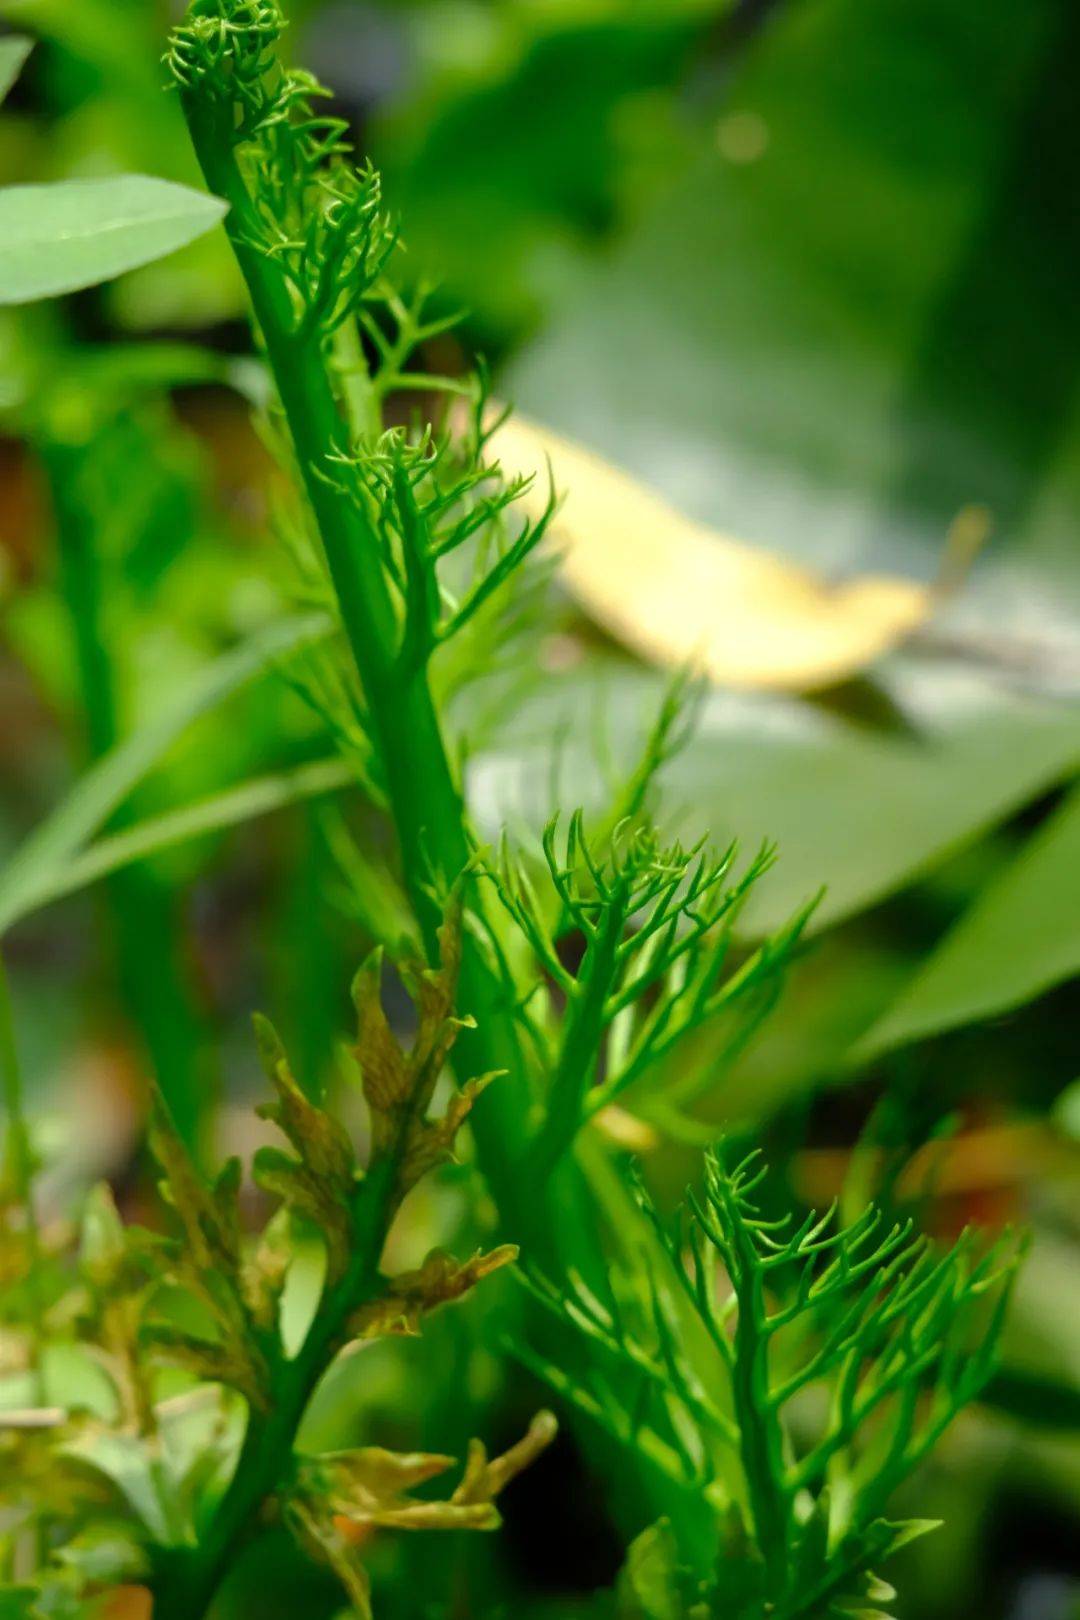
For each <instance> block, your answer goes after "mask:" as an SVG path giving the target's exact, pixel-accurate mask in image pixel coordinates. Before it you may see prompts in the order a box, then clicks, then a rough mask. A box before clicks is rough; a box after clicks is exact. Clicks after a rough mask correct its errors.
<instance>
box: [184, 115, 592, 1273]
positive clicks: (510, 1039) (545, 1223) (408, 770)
mask: <svg viewBox="0 0 1080 1620" xmlns="http://www.w3.org/2000/svg"><path fill="white" fill-rule="evenodd" d="M181 101H182V104H183V107H184V112H185V115H186V117H187V120H188V126H189V129H190V132H191V138H192V142H193V145H194V147H195V152H196V155H197V157H198V159H199V163H200V165H201V167H202V170H203V174H204V176H205V178H206V182H207V185H208V186H209V187H210V189H211V191H213V192H215V193H216V194H217V195H218V196H220V197H223V198H224V199H225V200H226V201H227V202H228V204H229V213H228V215H227V217H226V221H225V225H226V230H227V231H228V234H229V237H230V240H231V242H232V246H233V250H234V252H235V254H236V257H237V261H238V263H239V265H240V269H241V272H242V274H243V277H244V280H245V282H246V284H247V288H248V293H249V296H250V298H251V303H252V308H253V311H254V315H255V319H256V322H257V324H258V328H259V331H260V333H261V335H262V341H263V344H264V346H265V349H266V354H267V358H268V360H269V362H270V366H271V369H272V371H273V373H274V377H275V380H276V383H277V388H278V394H279V397H280V400H281V405H282V409H283V411H284V414H285V419H286V422H287V424H288V428H289V432H290V435H291V438H292V442H293V447H294V451H295V455H296V461H297V465H298V467H299V469H300V472H301V475H302V477H303V479H304V485H305V490H306V493H307V496H308V500H309V502H310V505H311V508H312V511H313V513H314V516H315V521H316V524H317V526H318V530H319V534H320V537H321V540H322V544H323V549H324V553H325V557H326V562H327V567H328V569H329V571H330V576H331V580H332V582H333V586H334V590H335V593H336V595H337V599H338V605H339V609H340V613H341V620H342V625H343V627H344V630H345V635H346V638H347V640H348V643H349V648H350V651H351V654H352V657H353V660H354V662H355V664H356V667H357V670H358V673H359V675H360V680H361V684H362V686H363V689H364V693H365V697H366V700H367V704H368V708H369V711H370V715H371V720H372V725H373V728H374V732H375V741H376V745H377V747H378V750H379V754H380V757H381V759H382V761H383V766H384V770H385V774H386V789H387V798H388V801H389V805H390V810H391V815H392V818H393V822H394V826H395V829H396V832H397V837H398V843H399V846H400V851H401V862H402V870H403V873H404V877H405V882H406V886H407V888H408V891H409V898H410V901H411V904H412V906H413V909H414V911H415V914H416V917H417V921H418V923H419V926H420V929H421V932H422V935H423V939H424V943H425V948H426V950H427V951H428V954H429V956H430V957H431V958H432V959H433V960H434V959H435V955H436V938H435V934H436V929H437V928H438V926H439V923H440V921H441V911H440V908H439V904H438V901H437V899H436V896H435V894H434V893H433V892H432V878H433V877H434V878H436V879H437V880H438V881H439V882H441V883H442V884H444V885H447V884H450V883H453V882H454V881H455V880H456V879H457V878H458V877H459V876H460V875H461V874H462V873H463V872H464V871H465V870H466V868H467V867H468V864H469V860H470V855H471V851H470V846H469V839H468V835H467V831H466V818H465V806H464V802H463V799H462V794H461V791H460V789H459V787H458V785H457V783H456V781H455V780H454V775H453V771H452V769H451V766H450V761H449V757H448V754H447V749H446V745H445V742H444V739H443V735H442V730H441V727H440V724H439V718H438V715H437V713H436V709H435V704H434V701H433V698H432V693H431V687H430V683H429V680H428V671H427V667H426V664H425V663H423V662H420V663H416V662H412V661H407V660H403V659H402V658H401V657H400V656H399V652H398V647H397V640H398V626H397V622H396V615H395V612H394V606H393V602H392V600H391V598H390V594H389V591H388V589H387V584H386V580H385V577H384V570H383V562H382V557H381V552H380V542H379V537H378V535H377V534H376V533H375V531H374V529H373V528H372V526H371V524H370V523H369V521H368V519H367V517H366V516H365V514H364V513H363V512H362V511H361V510H360V508H359V507H358V506H357V505H356V504H354V503H353V502H352V501H350V500H349V499H348V497H347V496H344V495H343V494H342V492H341V491H340V490H339V489H338V488H336V487H334V485H333V483H332V482H331V481H330V478H329V474H330V473H331V471H332V468H333V463H332V462H331V460H330V459H329V458H330V457H332V456H334V455H341V456H347V455H348V453H349V450H350V448H351V446H350V442H349V429H348V425H347V423H346V421H345V419H344V417H343V415H342V413H341V410H340V409H339V406H338V401H337V398H336V395H335V391H334V388H333V385H332V381H331V377H330V374H329V369H328V368H329V365H330V363H331V362H330V358H329V357H328V356H327V355H326V354H324V352H323V350H322V347H321V342H320V339H319V338H318V336H317V335H316V336H311V335H309V334H307V333H305V332H297V331H296V330H295V327H296V322H295V312H294V309H293V305H292V300H291V296H290V293H289V289H288V286H287V284H286V281H285V279H284V277H283V275H282V272H281V270H280V268H279V267H278V266H277V265H276V264H275V263H274V261H273V260H272V259H271V258H269V257H267V256H266V255H265V254H264V253H261V252H260V251H259V250H258V249H257V248H256V247H255V246H253V245H252V244H253V240H254V239H255V237H256V229H255V223H254V221H253V218H252V213H253V210H252V203H251V198H250V195H249V192H248V188H247V185H246V183H245V180H244V177H243V174H242V172H241V169H240V166H239V164H238V162H237V158H236V154H235V152H234V150H233V146H232V139H233V135H232V130H231V129H230V128H228V127H222V125H221V123H220V119H219V115H218V114H217V109H216V108H215V106H214V104H213V103H207V102H206V101H205V100H203V99H202V98H200V97H199V96H198V95H191V94H187V93H185V92H184V91H181ZM473 902H474V904H476V905H479V903H480V900H479V896H478V895H477V894H476V893H475V891H474V895H473ZM460 997H461V1005H462V1008H463V1010H464V1011H466V1012H468V1013H469V1014H471V1015H472V1016H473V1017H474V1018H475V1020H476V1024H477V1028H476V1029H475V1030H471V1031H465V1032H463V1035H462V1039H461V1041H460V1042H459V1049H458V1055H459V1059H460V1064H461V1067H462V1069H463V1070H464V1069H466V1068H467V1069H468V1070H469V1072H471V1073H475V1074H479V1073H490V1072H492V1071H501V1074H502V1077H501V1078H500V1080H499V1081H498V1083H497V1084H496V1085H494V1086H492V1087H491V1088H490V1089H489V1090H488V1091H487V1092H486V1093H485V1095H484V1097H483V1098H482V1099H481V1100H480V1101H479V1103H478V1104H477V1107H476V1109H475V1112H474V1132H475V1136H476V1140H477V1146H478V1150H479V1153H480V1158H481V1163H482V1167H483V1170H484V1174H485V1177H486V1179H487V1181H488V1184H489V1186H490V1187H491V1190H492V1193H493V1195H494V1197H495V1200H496V1203H497V1205H498V1207H499V1210H500V1213H501V1215H502V1220H503V1225H504V1226H505V1228H506V1229H507V1231H508V1233H509V1234H510V1235H512V1236H515V1237H517V1238H519V1239H520V1238H522V1237H524V1236H527V1237H528V1238H529V1239H530V1240H533V1241H535V1240H541V1241H543V1242H544V1244H545V1247H546V1246H548V1245H549V1244H550V1242H551V1240H552V1235H553V1234H554V1233H557V1232H559V1229H560V1227H561V1228H562V1236H565V1235H566V1225H567V1224H569V1223H567V1222H566V1216H565V1210H564V1213H563V1216H562V1219H561V1220H560V1219H559V1218H558V1216H557V1213H556V1207H555V1205H554V1202H553V1200H551V1199H550V1197H549V1199H548V1200H547V1209H546V1211H545V1212H544V1213H543V1216H541V1215H539V1214H538V1213H537V1211H536V1209H535V1207H534V1203H533V1200H532V1199H530V1198H527V1197H525V1196H524V1188H523V1186H522V1180H521V1177H520V1175H519V1167H520V1164H521V1162H522V1160H523V1158H524V1155H525V1149H526V1139H525V1133H524V1126H525V1122H526V1121H527V1119H528V1115H529V1109H530V1103H531V1099H530V1097H529V1096H528V1094H527V1091H526V1087H525V1084H524V1077H523V1074H522V1067H521V1061H520V1050H519V1045H518V1038H517V1033H516V1030H515V1028H514V1025H513V1020H512V1016H511V1014H510V1011H509V1009H508V1008H507V1006H506V1001H505V997H504V994H503V992H502V989H501V987H500V986H499V984H498V982H497V981H496V979H495V978H494V976H493V974H492V973H491V971H490V969H489V968H488V966H487V964H486V963H485V961H484V959H483V957H482V955H481V953H480V951H479V949H478V948H477V947H476V946H475V944H474V943H473V942H472V941H471V940H470V939H469V937H468V936H466V940H465V949H464V956H463V961H462V966H461V976H460ZM560 1179H561V1180H562V1181H563V1182H566V1181H567V1180H568V1179H569V1178H568V1177H567V1176H565V1175H564V1176H563V1177H562V1178H560ZM574 1179H575V1180H576V1181H577V1182H578V1183H579V1184H580V1177H579V1176H575V1178H574ZM575 1206H576V1211H577V1216H580V1215H581V1214H582V1211H583V1208H584V1199H583V1196H582V1193H581V1190H580V1185H579V1189H578V1191H577V1192H576V1195H575V1196H574V1197H573V1198H572V1199H571V1208H574V1207H575ZM572 1224H573V1226H574V1227H579V1222H578V1219H577V1218H576V1216H575V1218H574V1220H573V1222H572ZM573 1241H574V1244H575V1247H576V1248H577V1249H578V1250H579V1255H580V1249H581V1246H582V1245H590V1246H591V1247H592V1249H593V1257H592V1258H593V1263H592V1264H591V1265H590V1264H589V1261H588V1259H587V1258H586V1257H580V1258H579V1263H584V1266H585V1268H586V1269H587V1270H589V1271H590V1272H592V1273H593V1274H595V1272H596V1270H597V1269H598V1267H599V1265H600V1261H599V1256H598V1252H597V1248H596V1244H595V1241H593V1240H592V1239H591V1235H590V1232H589V1230H588V1228H586V1227H580V1228H579V1229H578V1230H576V1231H575V1232H574V1233H573Z"/></svg>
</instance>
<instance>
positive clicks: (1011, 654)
mask: <svg viewBox="0 0 1080 1620" xmlns="http://www.w3.org/2000/svg"><path fill="white" fill-rule="evenodd" d="M1078 50H1080V12H1078V11H1077V8H1076V7H1075V6H1072V5H1069V4H1068V3H1067V0H1034V3H1033V4H1032V5H1030V6H1028V7H1025V9H1024V12H1023V14H1022V15H1020V14H1017V13H1015V12H1013V13H1010V14H1009V15H1008V16H1007V17H1006V15H1005V14H1002V15H1001V16H999V17H995V18H993V19H991V18H989V17H988V16H986V15H985V13H983V12H982V11H979V10H978V8H973V7H972V5H971V4H970V0H945V3H943V4H941V3H933V0H914V3H912V0H883V3H882V4H878V5H874V6H865V5H860V4H859V0H806V3H804V4H800V5H797V6H795V5H792V6H788V7H784V8H779V9H778V10H777V12H776V13H775V14H774V15H773V17H772V19H771V22H770V26H769V28H768V29H767V30H764V31H763V32H762V33H761V34H760V35H759V36H758V38H757V40H756V41H755V43H754V45H753V46H752V47H751V49H750V50H749V51H748V53H747V55H746V57H745V59H744V60H743V61H742V62H741V63H740V64H739V65H738V67H737V69H736V71H735V72H734V74H733V75H732V77H731V80H730V82H729V85H728V87H727V98H726V103H725V105H723V106H722V107H720V106H718V107H717V117H716V122H715V125H714V132H715V142H714V146H713V149H712V150H711V151H703V152H702V153H701V155H700V158H699V160H698V162H697V164H696V166H695V167H694V168H693V169H692V170H691V171H690V172H688V173H686V174H685V175H684V176H683V177H681V178H680V179H679V180H678V181H677V182H676V184H675V186H674V188H673V189H672V190H671V191H670V192H669V193H668V194H667V195H666V196H665V197H664V198H663V199H662V201H661V202H660V203H659V205H657V206H655V207H654V208H652V209H651V211H650V212H649V213H648V215H647V216H646V217H644V218H643V219H642V220H641V222H640V224H639V225H638V227H637V228H635V229H634V230H633V231H632V232H631V233H630V235H629V237H628V238H627V240H626V241H625V243H624V244H623V245H622V246H621V247H620V248H619V249H618V251H617V252H615V253H614V254H613V255H612V256H611V257H610V258H608V259H606V260H603V261H600V262H599V263H598V264H597V265H596V267H595V269H594V270H593V271H592V272H591V273H590V274H588V275H587V276H586V277H585V279H584V281H583V282H582V283H581V284H580V285H578V286H577V287H576V288H575V289H574V290H573V291H572V292H571V293H570V294H569V295H568V296H567V298H566V304H565V308H564V310H563V312H562V313H561V315H560V316H559V318H558V319H557V320H556V322H555V323H554V325H553V327H552V328H551V329H550V330H549V331H548V332H545V333H544V334H543V336H542V337H541V338H540V340H539V341H537V343H536V344H535V345H534V346H533V347H532V349H531V350H530V351H529V352H528V353H527V354H526V355H525V356H524V357H523V358H522V360H521V361H520V363H519V364H518V365H517V366H516V368H514V370H513V371H512V373H511V377H510V381H509V385H508V392H509V394H510V395H511V396H512V397H513V398H514V399H515V400H516V401H517V403H519V404H520V405H521V406H522V407H523V408H524V409H526V410H527V411H529V413H530V414H532V415H535V416H536V417H537V418H538V419H539V420H541V421H543V422H545V423H547V424H549V425H550V426H551V427H553V428H555V429H556V430H558V431H563V432H566V433H569V434H572V435H574V436H576V437H578V438H580V439H581V440H582V441H583V442H585V443H586V444H588V445H590V446H591V447H592V448H594V449H597V450H599V451H601V452H602V453H603V454H605V455H607V456H608V457H609V458H610V459H612V460H613V461H614V462H616V463H617V464H619V465H621V466H623V467H624V468H627V469H630V470H633V471H634V472H635V473H637V474H638V475H643V476H644V477H646V478H647V479H648V480H649V481H650V482H651V483H653V484H655V485H656V487H657V488H659V489H660V490H662V491H663V492H664V493H665V494H667V495H668V496H669V497H670V498H671V499H672V501H673V502H674V503H675V504H676V505H677V506H678V507H679V508H680V509H681V510H682V511H684V512H686V513H687V514H688V515H689V516H691V517H695V518H700V519H702V520H704V521H707V522H709V523H712V524H714V525H715V526H717V527H718V528H720V529H722V530H726V531H728V532H730V533H732V534H734V535H736V536H737V537H739V538H740V539H743V540H747V541H750V542H753V543H756V544H760V545H763V546H768V547H770V548H772V549H774V550H776V551H779V552H783V553H788V554H791V555H792V556H798V557H800V558H801V559H803V560H804V561H807V562H810V563H813V564H815V565H816V566H817V567H818V568H820V569H822V570H823V571H825V572H827V573H829V574H831V575H833V576H834V577H835V576H838V575H849V574H852V573H856V572H862V571H866V570H868V569H871V568H880V569H882V570H886V569H887V570H889V571H894V570H895V571H901V572H907V573H909V574H913V575H916V576H917V577H920V578H922V579H924V580H929V579H931V578H932V577H933V575H934V574H935V572H936V571H937V569H938V567H939V559H940V556H941V551H942V546H943V543H944V538H945V535H946V532H947V530H948V528H949V525H950V524H951V523H952V521H953V519H954V518H955V516H956V515H957V512H958V511H959V510H960V509H961V508H963V507H964V506H966V505H969V504H971V503H981V504H983V505H985V506H986V507H988V508H989V510H990V515H991V521H992V524H993V535H994V537H993V538H992V540H991V543H990V545H989V547H988V548H987V550H986V552H985V554H984V555H983V556H981V557H980V558H979V560H978V562H977V563H976V565H975V569H974V573H973V575H972V578H971V580H970V581H969V582H968V585H967V586H966V588H965V589H964V590H963V591H962V592H961V594H960V595H959V597H958V598H957V599H956V600H955V601H954V602H953V604H952V605H951V606H950V608H949V609H948V610H947V611H946V612H945V613H944V615H943V616H942V618H941V619H940V621H939V623H938V624H937V626H936V627H935V628H934V629H933V630H932V631H931V632H929V635H930V637H931V639H934V640H936V641H937V642H938V643H944V644H947V645H948V647H949V648H950V650H951V651H952V652H953V653H954V654H955V655H960V656H962V657H964V658H965V659H967V660H969V661H970V662H972V663H973V664H979V665H981V666H985V667H989V668H993V667H996V666H1001V665H1008V666H1010V667H1013V668H1017V669H1022V670H1023V671H1025V672H1026V674H1027V675H1028V677H1029V678H1030V679H1031V680H1032V681H1033V682H1035V683H1037V684H1039V685H1042V686H1047V687H1055V688H1070V689H1075V687H1076V684H1077V680H1078V672H1080V569H1078V567H1077V552H1076V546H1075V535H1074V522H1073V514H1074V512H1075V504H1076V497H1077V493H1078V491H1080V432H1078V424H1080V418H1078V409H1077V402H1078V398H1080V395H1078V392H1077V388H1076V381H1077V370H1078V358H1080V332H1078V320H1080V316H1078V305H1077V301H1076V298H1075V284H1076V275H1077V269H1078V265H1080V214H1078V212H1077V210H1075V209H1070V208H1067V207H1064V206H1062V199H1063V198H1064V197H1066V196H1067V195H1069V193H1070V191H1071V188H1072V166H1071V158H1070V156H1069V154H1070V153H1072V152H1074V151H1075V150H1076V145H1077V141H1078V139H1080V103H1078V100H1077V97H1076V95H1075V85H1074V82H1073V76H1072V73H1071V71H1070V68H1069V65H1068V64H1070V63H1071V62H1074V61H1075V60H1076V56H1077V52H1078ZM972 84H978V86H979V93H978V95H972V94H971V93H970V86H971V85H972Z"/></svg>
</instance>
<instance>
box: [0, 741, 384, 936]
mask: <svg viewBox="0 0 1080 1620" xmlns="http://www.w3.org/2000/svg"><path fill="white" fill-rule="evenodd" d="M355 779H356V778H355V772H354V771H353V770H352V769H351V768H350V767H349V765H348V764H347V763H346V762H345V761H344V760H339V759H320V760H316V761H314V762H313V763H311V764H309V765H299V766H297V767H296V769H295V770H291V771H281V772H278V773H276V774H269V775H266V776H260V777H257V778H254V779H253V780H251V781H248V782H243V783H241V784H240V786H238V787H234V788H228V789H226V790H225V792H223V793H216V794H213V795H212V796H211V797H209V798H206V799H200V800H199V801H198V803H197V804H191V805H184V806H182V807H181V808H180V809H178V810H171V811H166V812H165V813H164V814H163V815H160V816H148V817H147V818H146V819H145V820H144V821H138V822H135V823H134V824H133V825H132V826H130V827H126V828H125V829H124V831H123V832H119V833H114V834H113V835H112V836H111V837H108V838H102V839H100V840H99V841H98V842H97V843H95V844H91V845H90V847H89V848H88V849H86V850H85V851H84V852H83V853H82V854H81V855H77V856H76V857H75V858H74V859H73V860H72V861H71V862H70V864H69V865H67V866H64V867H60V868H58V869H57V870H56V871H54V872H53V874H52V881H51V883H49V884H48V885H46V884H45V883H42V885H41V887H40V888H38V889H36V890H35V891H33V892H32V893H30V894H28V895H26V896H25V898H24V900H23V902H22V906H21V909H20V912H19V916H25V915H26V913H27V912H28V911H30V910H36V909H37V908H38V907H39V906H44V905H48V904H49V903H50V902H51V901H53V900H59V899H61V898H62V897H63V896H64V895H68V894H74V893H75V892H76V891H77V890H79V889H84V888H86V887H88V885H90V884H91V883H97V882H99V881H100V880H101V879H102V878H105V877H108V876H110V875H111V874H112V873H113V872H120V871H123V870H124V869H125V868H126V867H128V866H130V865H131V864H132V863H133V862H135V861H141V860H145V859H146V857H147V856H148V855H157V854H160V853H161V851H162V850H166V849H172V848H173V847H174V846H175V845H176V844H183V843H187V842H188V841H189V840H191V839H194V838H201V837H204V836H205V835H206V834H207V833H212V832H221V831H222V830H223V829H225V828H228V827H237V826H242V825H245V824H246V823H247V822H249V821H253V820H255V818H256V817H258V816H265V815H268V814H269V813H270V812H271V811H272V810H280V809H282V808H283V807H284V806H286V805H289V804H298V803H301V802H302V801H303V800H305V799H314V798H321V797H322V796H324V795H325V794H328V793H335V792H338V791H339V790H340V789H341V788H343V787H347V786H348V785H349V783H350V782H354V781H355ZM17 920H18V919H17V917H12V918H11V919H10V920H9V922H8V924H7V926H8V927H9V928H10V926H11V923H12V922H14V921H17Z"/></svg>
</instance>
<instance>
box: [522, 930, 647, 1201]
mask: <svg viewBox="0 0 1080 1620" xmlns="http://www.w3.org/2000/svg"><path fill="white" fill-rule="evenodd" d="M624 926H625V915H624V912H623V908H622V907H621V906H611V907H610V908H609V909H608V910H607V911H606V912H605V913H604V917H603V922H602V923H601V926H600V931H599V934H598V937H597V938H596V940H595V941H594V942H593V943H592V944H591V946H590V948H589V951H588V953H587V956H586V960H585V961H584V962H583V963H582V970H581V975H580V980H579V982H581V981H583V982H582V993H581V994H580V995H578V996H575V997H571V999H570V1001H569V1004H568V1006H567V1011H566V1019H565V1025H564V1030H563V1041H562V1050H561V1053H560V1056H559V1062H558V1064H557V1066H556V1069H555V1073H554V1075H553V1077H552V1082H551V1101H550V1104H549V1106H548V1110H547V1115H546V1117H545V1120H544V1123H543V1126H542V1127H541V1129H540V1132H539V1135H538V1136H537V1139H536V1143H535V1145H534V1147H533V1150H532V1156H531V1161H530V1164H529V1174H530V1176H531V1177H532V1178H533V1182H534V1185H542V1184H543V1182H544V1180H545V1179H546V1178H547V1177H548V1176H549V1175H550V1174H551V1172H552V1171H553V1169H554V1168H555V1166H556V1165H557V1164H558V1162H559V1160H560V1159H561V1158H562V1157H563V1155H564V1154H565V1153H566V1152H567V1151H568V1149H569V1148H570V1146H571V1144H572V1143H573V1140H574V1137H575V1136H576V1135H577V1132H578V1128H579V1127H580V1125H581V1121H582V1115H583V1110H584V1104H585V1099H586V1097H587V1095H588V1091H589V1086H590V1084H591V1082H592V1081H593V1080H595V1078H596V1064H597V1060H598V1057H599V1053H600V1044H601V1041H602V1040H603V1035H604V1008H605V1005H606V1002H607V998H608V994H609V992H610V990H611V984H612V980H613V978H614V975H615V963H616V957H617V955H618V950H619V944H620V942H621V940H622V936H623V929H624Z"/></svg>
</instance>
